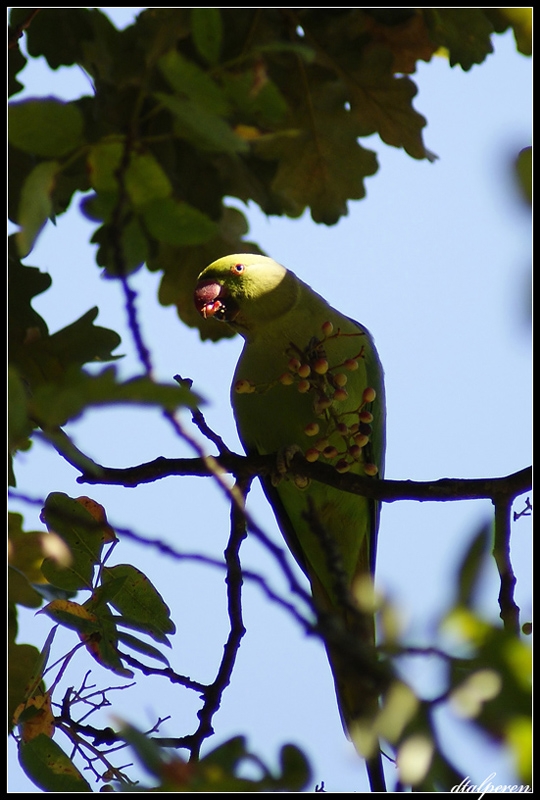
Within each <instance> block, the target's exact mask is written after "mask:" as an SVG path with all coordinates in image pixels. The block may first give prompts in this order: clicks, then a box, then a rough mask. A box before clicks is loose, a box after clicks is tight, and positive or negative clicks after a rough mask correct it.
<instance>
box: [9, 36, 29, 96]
mask: <svg viewBox="0 0 540 800" xmlns="http://www.w3.org/2000/svg"><path fill="white" fill-rule="evenodd" d="M25 65H26V58H25V57H24V56H23V54H22V53H21V51H20V49H19V47H18V46H17V47H10V48H9V49H8V96H9V97H11V96H12V95H14V94H17V92H20V91H21V89H24V86H23V84H22V83H21V82H20V81H19V80H18V79H17V77H16V75H17V74H18V73H19V72H20V71H21V70H22V69H24V67H25Z"/></svg>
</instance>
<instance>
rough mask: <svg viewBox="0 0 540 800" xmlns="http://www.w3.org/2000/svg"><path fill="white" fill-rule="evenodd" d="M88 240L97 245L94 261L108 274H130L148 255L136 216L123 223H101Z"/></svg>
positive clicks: (146, 245)
mask: <svg viewBox="0 0 540 800" xmlns="http://www.w3.org/2000/svg"><path fill="white" fill-rule="evenodd" d="M109 196H110V195H108V197H109ZM90 241H91V242H92V243H93V244H98V245H99V248H98V251H97V253H96V262H97V263H98V264H99V266H100V267H104V269H105V270H106V271H107V275H109V276H118V275H131V274H132V273H133V272H136V270H138V269H139V268H140V267H141V266H142V265H143V264H144V262H145V261H146V259H147V257H148V252H149V248H148V239H147V237H146V235H145V233H144V231H143V229H142V226H141V223H140V221H139V219H137V217H131V219H130V220H129V221H128V222H127V223H125V224H123V225H111V224H105V225H102V226H101V227H100V228H98V229H97V231H96V232H95V233H94V235H93V236H92V239H91V240H90ZM119 250H120V253H119ZM119 260H120V264H119V263H118V262H119Z"/></svg>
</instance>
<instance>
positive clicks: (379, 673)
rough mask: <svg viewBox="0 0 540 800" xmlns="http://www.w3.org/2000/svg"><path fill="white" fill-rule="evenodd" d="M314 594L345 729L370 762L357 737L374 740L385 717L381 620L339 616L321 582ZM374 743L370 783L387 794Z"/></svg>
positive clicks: (346, 612) (345, 612)
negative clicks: (379, 650)
mask: <svg viewBox="0 0 540 800" xmlns="http://www.w3.org/2000/svg"><path fill="white" fill-rule="evenodd" d="M317 584H318V585H317ZM312 592H313V599H314V601H315V605H316V606H317V608H318V610H319V612H320V616H319V623H320V628H321V633H322V635H323V639H324V642H325V646H326V651H327V654H328V660H329V662H330V666H331V669H332V674H333V677H334V684H335V687H336V695H337V701H338V707H339V711H340V714H341V721H342V724H343V728H344V730H345V733H346V734H347V736H348V737H349V738H351V739H352V741H353V744H354V745H355V748H356V750H357V751H358V753H359V755H361V756H362V757H363V758H366V752H362V751H361V750H362V748H361V747H359V739H358V734H357V732H358V731H359V730H361V729H363V730H364V731H367V732H368V735H367V737H364V736H362V740H364V738H366V739H369V738H370V735H369V732H370V731H371V730H372V729H373V722H374V719H375V717H376V716H377V714H378V712H379V697H380V695H381V693H382V692H383V691H384V689H385V688H386V676H385V674H384V670H383V668H382V665H381V664H380V662H379V660H378V657H377V652H376V650H375V620H374V617H373V615H372V614H366V613H362V612H361V611H359V610H357V609H355V608H352V607H350V608H348V609H339V610H337V609H336V608H335V606H333V605H332V603H331V601H330V599H329V598H328V595H327V593H326V592H325V591H324V589H323V588H322V586H321V584H320V583H318V581H316V580H315V581H313V580H312ZM355 731H356V733H355ZM373 739H374V741H372V747H371V749H370V754H369V755H368V756H367V758H366V767H367V772H368V778H369V783H370V787H371V791H372V792H385V791H386V782H385V777H384V771H383V766H382V755H381V751H380V747H379V742H378V740H377V739H376V737H373Z"/></svg>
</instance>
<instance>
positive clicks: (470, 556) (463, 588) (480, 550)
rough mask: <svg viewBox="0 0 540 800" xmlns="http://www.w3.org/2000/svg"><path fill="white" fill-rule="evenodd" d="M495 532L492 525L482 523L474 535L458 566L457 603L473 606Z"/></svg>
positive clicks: (467, 606) (468, 606)
mask: <svg viewBox="0 0 540 800" xmlns="http://www.w3.org/2000/svg"><path fill="white" fill-rule="evenodd" d="M492 538H493V532H492V529H491V525H482V527H481V528H480V530H479V531H478V532H477V533H476V534H475V535H474V537H473V539H472V541H471V543H470V545H469V547H468V549H467V552H466V553H465V556H464V558H463V559H462V562H461V564H460V566H459V568H458V580H457V586H458V594H457V598H456V601H455V605H458V606H464V607H466V608H471V606H472V605H473V602H474V599H475V595H476V592H477V589H478V582H479V579H480V577H481V574H482V571H483V569H484V567H485V566H486V562H487V560H488V558H489V550H490V544H491V540H492Z"/></svg>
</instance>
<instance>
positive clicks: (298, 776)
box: [279, 744, 311, 792]
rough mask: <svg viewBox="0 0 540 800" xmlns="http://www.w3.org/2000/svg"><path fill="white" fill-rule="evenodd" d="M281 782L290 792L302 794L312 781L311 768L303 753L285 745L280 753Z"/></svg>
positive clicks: (289, 745) (292, 746)
mask: <svg viewBox="0 0 540 800" xmlns="http://www.w3.org/2000/svg"><path fill="white" fill-rule="evenodd" d="M279 760H280V764H281V772H282V774H281V781H282V782H283V785H284V788H285V787H286V789H287V790H288V791H289V792H301V791H302V790H303V789H305V788H306V786H307V785H308V784H309V782H310V780H311V767H310V766H309V762H308V760H307V758H306V757H305V755H304V754H303V752H302V751H301V750H299V748H298V747H295V745H293V744H285V745H283V747H282V748H281V753H280V759H279Z"/></svg>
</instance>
